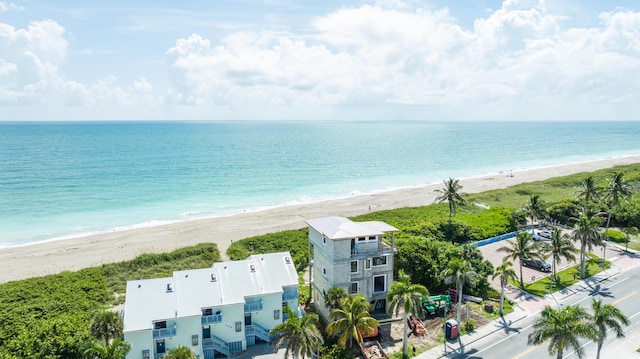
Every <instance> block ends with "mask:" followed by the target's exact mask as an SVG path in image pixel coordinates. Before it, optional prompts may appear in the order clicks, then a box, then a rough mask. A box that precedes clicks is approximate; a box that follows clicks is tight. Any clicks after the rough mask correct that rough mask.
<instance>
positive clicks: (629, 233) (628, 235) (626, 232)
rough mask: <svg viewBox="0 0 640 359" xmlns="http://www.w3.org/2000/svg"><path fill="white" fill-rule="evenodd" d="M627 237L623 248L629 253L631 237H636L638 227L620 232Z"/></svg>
mask: <svg viewBox="0 0 640 359" xmlns="http://www.w3.org/2000/svg"><path fill="white" fill-rule="evenodd" d="M622 231H623V232H624V233H625V234H626V235H627V241H626V245H625V248H624V251H625V252H628V251H629V241H631V236H636V235H638V227H627V228H625V229H623V230H622Z"/></svg>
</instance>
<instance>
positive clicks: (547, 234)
mask: <svg viewBox="0 0 640 359" xmlns="http://www.w3.org/2000/svg"><path fill="white" fill-rule="evenodd" d="M538 235H539V236H540V237H543V238H551V230H550V229H543V230H541V231H538Z"/></svg>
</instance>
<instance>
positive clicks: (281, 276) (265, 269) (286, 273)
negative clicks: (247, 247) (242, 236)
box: [249, 252, 298, 293]
mask: <svg viewBox="0 0 640 359" xmlns="http://www.w3.org/2000/svg"><path fill="white" fill-rule="evenodd" d="M249 260H250V261H253V262H254V263H255V264H256V268H257V271H258V272H259V273H260V279H261V280H262V291H263V293H282V287H288V286H293V285H298V272H297V271H296V267H295V266H294V265H293V259H292V258H291V255H290V254H289V252H282V253H269V254H254V255H252V256H250V257H249Z"/></svg>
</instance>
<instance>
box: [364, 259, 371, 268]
mask: <svg viewBox="0 0 640 359" xmlns="http://www.w3.org/2000/svg"><path fill="white" fill-rule="evenodd" d="M364 269H371V259H369V258H367V259H366V260H365V261H364Z"/></svg>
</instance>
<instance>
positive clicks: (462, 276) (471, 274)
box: [440, 258, 480, 323]
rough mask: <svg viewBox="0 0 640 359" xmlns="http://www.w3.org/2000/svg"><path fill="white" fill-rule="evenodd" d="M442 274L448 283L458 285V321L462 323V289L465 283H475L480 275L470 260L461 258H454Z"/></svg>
mask: <svg viewBox="0 0 640 359" xmlns="http://www.w3.org/2000/svg"><path fill="white" fill-rule="evenodd" d="M440 276H441V277H442V278H443V279H444V282H445V283H446V284H454V283H455V285H456V290H457V292H458V316H457V319H458V323H460V314H461V312H462V294H463V293H462V289H463V287H464V285H465V284H469V285H475V284H476V282H477V281H478V279H480V276H479V275H478V273H476V272H475V271H474V270H473V269H472V268H471V265H470V264H469V262H467V261H465V260H460V259H459V258H452V259H451V260H450V261H449V264H448V266H447V268H446V269H445V270H443V271H442V273H441V274H440Z"/></svg>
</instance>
